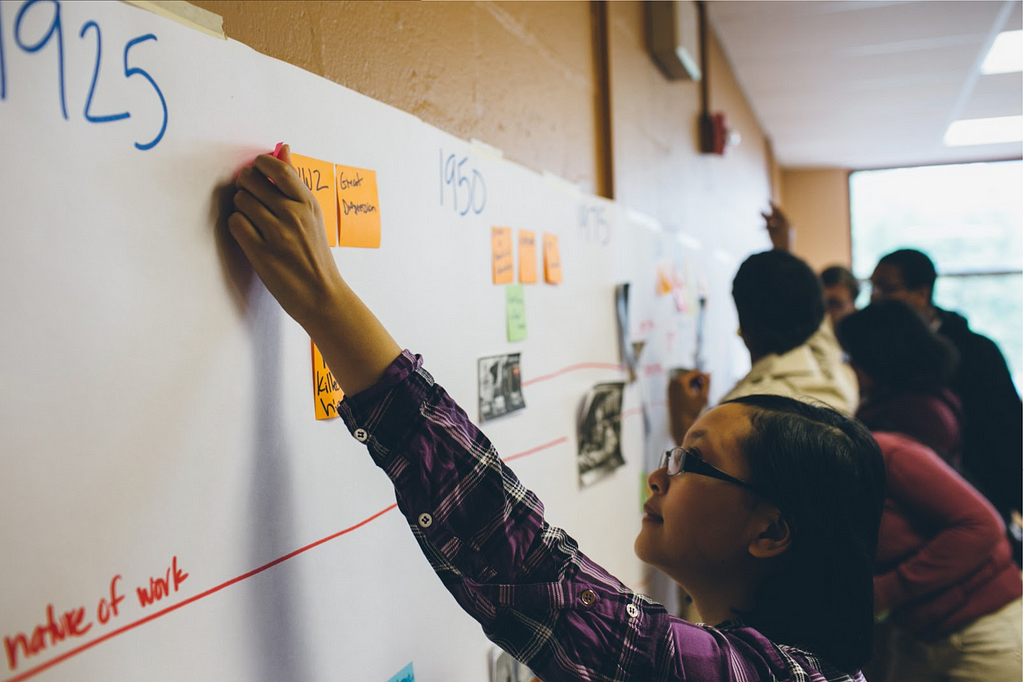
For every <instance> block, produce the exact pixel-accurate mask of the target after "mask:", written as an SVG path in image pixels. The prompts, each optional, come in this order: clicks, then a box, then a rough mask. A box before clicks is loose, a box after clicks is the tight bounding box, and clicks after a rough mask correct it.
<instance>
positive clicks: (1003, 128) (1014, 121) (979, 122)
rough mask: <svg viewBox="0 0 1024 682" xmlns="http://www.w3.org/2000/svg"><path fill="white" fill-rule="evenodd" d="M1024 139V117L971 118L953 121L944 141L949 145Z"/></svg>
mask: <svg viewBox="0 0 1024 682" xmlns="http://www.w3.org/2000/svg"><path fill="white" fill-rule="evenodd" d="M1021 139H1024V117H1021V116H1000V117H999V118H969V119H963V120H960V121H953V123H951V124H950V126H949V128H948V129H947V130H946V135H945V136H944V137H943V138H942V141H943V142H944V143H945V145H946V146H947V147H966V146H971V145H978V144H999V143H1000V142H1019V141H1021Z"/></svg>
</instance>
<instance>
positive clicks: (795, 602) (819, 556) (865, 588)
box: [729, 395, 885, 672]
mask: <svg viewBox="0 0 1024 682" xmlns="http://www.w3.org/2000/svg"><path fill="white" fill-rule="evenodd" d="M729 402H731V403H739V404H741V405H746V406H747V407H749V408H750V423H751V426H752V429H751V435H750V436H749V437H748V440H747V442H746V443H745V450H746V455H747V460H748V462H749V464H750V471H751V482H752V483H753V484H754V485H756V486H757V487H758V489H759V491H761V492H762V493H763V495H764V496H765V497H766V498H767V499H768V500H770V501H771V502H772V503H773V504H775V505H777V506H778V508H779V511H780V512H781V514H782V516H783V518H785V519H786V521H787V523H788V524H789V527H790V532H791V533H792V538H793V539H792V544H791V546H790V547H789V549H788V550H787V551H786V553H785V554H784V555H783V557H781V558H782V561H781V562H780V564H779V566H777V569H778V570H776V571H775V572H774V573H773V574H772V575H771V576H769V577H768V578H767V579H766V580H765V581H764V582H763V583H762V585H761V586H760V587H759V589H758V594H757V597H756V600H755V604H754V607H753V609H752V611H751V612H749V613H744V614H742V615H743V617H744V620H745V622H746V623H747V624H748V625H750V626H752V627H754V628H756V629H757V630H759V631H760V632H761V633H762V634H764V635H765V636H766V637H768V638H769V639H771V640H772V641H774V642H775V643H776V644H786V645H790V646H794V647H798V648H800V649H804V650H806V651H808V652H810V653H812V654H814V655H815V656H818V657H820V658H821V659H823V660H825V661H827V662H828V663H830V664H831V665H832V666H833V667H835V668H837V669H838V670H841V671H844V672H852V671H854V670H857V669H859V668H861V667H863V665H864V664H865V663H867V661H868V658H869V657H870V655H871V644H872V640H873V632H874V604H873V594H874V592H873V583H872V580H873V573H874V571H873V565H874V560H875V549H876V547H877V544H878V527H879V524H880V523H881V520H882V503H883V502H884V500H885V463H884V461H883V459H882V452H881V450H880V449H879V447H878V443H876V442H875V439H874V437H872V435H871V433H870V432H869V431H868V430H867V428H866V427H864V425H863V424H861V423H860V422H857V421H856V420H853V419H850V418H849V417H845V416H843V415H841V414H840V413H838V412H836V411H835V410H832V409H829V408H827V407H824V406H822V407H818V406H816V405H810V404H807V403H803V402H800V401H798V400H794V399H792V398H786V397H783V396H774V395H751V396H746V397H743V398H737V399H735V400H730V401H729Z"/></svg>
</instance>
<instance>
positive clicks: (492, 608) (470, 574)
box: [339, 351, 864, 682]
mask: <svg viewBox="0 0 1024 682" xmlns="http://www.w3.org/2000/svg"><path fill="white" fill-rule="evenodd" d="M422 364H423V361H422V358H420V357H419V356H414V355H412V354H411V353H410V352H409V351H405V352H403V353H402V355H401V356H399V357H398V358H397V359H396V360H395V362H394V363H392V365H391V366H390V367H389V368H388V369H387V371H386V372H385V374H384V376H383V377H382V378H381V380H380V381H379V382H378V383H377V384H375V385H374V386H372V387H371V388H369V389H367V390H365V391H363V392H362V393H360V394H358V395H356V396H352V397H346V398H345V400H344V402H343V403H342V404H341V407H340V409H339V412H340V414H341V416H342V418H343V419H344V420H345V423H346V425H347V426H348V428H349V430H350V431H351V432H352V435H353V436H355V438H356V439H357V440H359V441H360V442H363V443H365V444H366V446H367V448H368V449H369V451H370V455H371V456H372V457H373V459H374V461H375V462H376V463H377V465H378V466H379V467H380V468H381V469H383V470H384V471H385V472H386V473H387V475H388V477H390V478H391V480H392V482H393V483H394V485H395V495H396V497H397V500H398V508H399V509H401V511H402V513H403V514H405V517H406V518H407V519H408V520H409V526H410V528H411V529H412V532H413V535H414V536H415V537H416V541H417V542H419V544H420V548H421V549H422V550H423V553H424V554H425V555H426V557H427V560H428V561H429V562H430V565H431V567H433V569H434V571H435V572H436V573H437V575H438V577H440V578H441V581H442V582H443V583H444V586H445V587H446V588H447V589H448V590H449V591H450V592H451V593H452V595H453V596H454V597H455V599H456V600H457V601H458V602H459V604H460V605H461V606H462V608H463V609H465V610H466V612H467V613H468V614H469V615H471V616H472V617H473V618H475V619H476V620H477V621H478V622H479V623H480V624H481V625H482V626H483V629H484V632H485V634H486V635H487V636H488V637H489V638H490V639H491V640H492V641H494V643H495V644H497V645H498V646H500V647H501V648H503V649H505V650H506V651H508V652H509V653H511V654H512V655H513V656H515V657H516V658H517V659H519V660H520V661H522V662H524V663H526V664H527V665H529V666H530V668H531V669H533V671H534V672H535V673H536V674H537V675H538V676H539V677H540V678H541V679H543V680H544V681H545V682H561V681H564V680H588V681H594V682H596V681H602V682H603V681H608V682H612V681H615V682H627V681H630V682H640V681H643V682H660V681H662V680H665V681H668V680H672V681H678V680H700V681H701V682H710V681H712V680H730V681H735V682H743V681H753V680H766V681H767V680H779V681H784V680H793V681H797V680H799V681H805V680H806V681H815V682H839V681H840V680H858V681H860V682H863V679H864V678H863V676H862V675H860V674H857V675H856V676H855V677H850V676H849V675H846V674H843V673H840V672H838V671H836V670H834V669H833V668H832V667H831V666H829V665H827V664H825V663H824V662H823V661H820V660H818V659H816V658H815V657H814V656H813V655H811V654H809V653H807V652H804V651H801V650H799V649H795V648H792V647H787V646H782V645H777V644H774V643H772V642H771V641H769V640H768V639H766V638H765V637H764V636H763V635H761V634H760V633H759V632H757V631H756V630H754V629H752V628H749V627H744V626H742V625H740V624H728V625H722V626H719V627H717V628H715V627H710V626H706V625H696V624H693V623H690V622H688V621H685V620H682V619H681V618H677V617H675V616H673V615H670V614H669V613H668V612H667V611H666V610H665V608H664V607H663V606H661V605H660V604H657V603H655V602H653V601H652V600H651V599H650V598H649V597H646V596H644V595H642V594H637V593H635V592H633V591H632V590H630V589H629V588H628V587H626V586H625V585H623V584H622V583H621V582H619V581H618V580H616V579H615V578H614V577H612V576H611V575H609V574H608V573H607V572H606V571H605V570H604V569H603V568H601V567H600V566H598V565H596V564H595V563H594V562H592V561H591V560H590V559H589V558H587V556H586V555H585V554H583V553H582V552H580V550H579V548H578V547H577V545H576V542H575V541H574V540H573V539H572V538H571V537H569V536H568V535H567V534H566V533H565V531H563V530H561V529H559V528H553V527H551V526H549V525H548V524H547V523H546V522H545V521H544V507H543V505H542V504H541V502H540V500H539V499H537V497H536V496H535V495H534V494H533V493H531V492H530V491H529V490H527V489H526V488H524V487H523V485H522V484H521V483H520V482H519V479H517V478H516V477H515V474H513V473H512V471H511V470H510V469H509V468H508V467H506V466H505V465H504V464H503V463H502V461H501V459H500V458H499V457H498V453H497V451H496V450H495V449H494V446H493V445H491V443H490V441H489V440H488V439H487V437H486V436H484V434H483V433H481V432H480V430H479V429H477V427H476V426H474V425H473V424H472V422H470V420H469V417H468V416H467V415H466V413H465V412H464V411H463V410H462V409H461V408H460V407H459V406H458V405H457V404H456V403H455V401H454V400H452V399H451V397H450V396H449V395H448V394H447V393H446V392H445V391H444V389H443V388H441V387H440V386H438V385H436V384H435V383H434V380H433V378H432V377H431V376H430V374H428V373H427V372H426V370H424V369H423V368H422Z"/></svg>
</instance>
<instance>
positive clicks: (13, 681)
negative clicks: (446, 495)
mask: <svg viewBox="0 0 1024 682" xmlns="http://www.w3.org/2000/svg"><path fill="white" fill-rule="evenodd" d="M567 440H569V439H568V438H567V437H565V436H563V437H561V438H557V439H555V440H553V441H551V442H549V443H544V444H543V445H538V446H537V447H535V448H531V449H529V450H526V451H525V452H519V453H516V454H514V455H511V456H509V457H506V458H505V459H504V461H506V462H511V461H512V460H514V459H519V458H521V457H528V456H530V455H533V454H536V453H538V452H541V451H542V450H547V449H548V448H552V447H554V446H556V445H559V444H561V443H564V442H566V441H567ZM397 506H398V505H397V504H392V505H391V506H389V507H386V508H384V509H381V510H380V511H379V512H377V513H376V514H374V515H373V516H370V517H368V518H365V519H363V520H362V521H360V522H359V523H357V524H355V525H353V526H349V527H348V528H345V529H344V530H339V531H338V532H337V533H334V534H332V535H328V536H327V537H325V538H322V539H320V540H317V541H316V542H312V543H310V544H308V545H306V546H305V547H300V548H299V549H296V550H294V551H292V552H289V553H288V554H285V555H284V556H281V557H278V558H276V559H274V560H273V561H271V562H269V563H266V564H263V565H262V566H260V567H259V568H254V569H253V570H251V571H249V572H248V573H243V574H242V575H240V576H238V577H236V578H232V579H231V580H228V581H227V582H223V583H221V584H220V585H217V586H216V587H211V588H210V589H208V590H206V591H205V592H200V593H199V594H197V595H194V596H192V597H189V598H188V599H185V600H183V601H180V602H178V603H177V604H172V605H171V606H168V607H167V608H165V609H162V610H160V611H156V612H154V613H151V614H149V615H148V616H145V617H144V618H140V619H139V620H137V621H135V622H133V623H129V624H127V625H123V626H121V627H119V628H117V629H116V630H111V631H110V632H108V633H106V634H105V635H102V636H100V637H97V638H96V639H94V640H92V641H90V642H86V643H85V644H82V645H81V646H77V647H75V648H74V649H71V650H69V651H65V652H64V653H63V654H61V655H60V656H57V657H56V658H53V659H51V660H49V661H46V662H45V663H40V664H39V665H37V666H36V667H34V668H29V669H28V670H25V671H24V672H22V673H19V674H18V675H15V676H14V677H10V678H8V679H6V680H4V682H21V681H22V680H27V679H29V678H30V677H34V676H36V675H38V674H39V673H41V672H43V671H44V670H48V669H49V668H52V667H53V666H55V665H57V664H58V663H63V662H64V661H66V660H68V659H69V658H72V657H74V656H77V655H78V654H80V653H82V652H84V651H86V650H88V649H91V648H92V647H94V646H96V645H97V644H101V643H103V642H105V641H107V640H108V639H113V638H114V637H117V636H118V635H122V634H124V633H126V632H128V631H129V630H133V629H135V628H137V627H139V626H140V625H145V624H146V623H149V622H150V621H153V620H156V619H157V618H160V617H162V616H166V615H167V614H168V613H171V612H172V611H177V610H178V609H180V608H182V607H183V606H188V605H189V604H191V603H193V602H197V601H199V600H200V599H205V598H206V597H209V596H210V595H212V594H215V593H217V592H220V591H221V590H223V589H224V588H225V587H230V586H232V585H234V584H235V583H240V582H242V581H243V580H247V579H249V578H251V577H253V576H254V575H257V574H259V573H262V572H263V571H265V570H267V569H268V568H273V567H274V566H277V565H278V564H280V563H283V562H285V561H288V560H289V559H292V558H294V557H296V556H298V555H300V554H302V553H303V552H308V551H309V550H311V549H313V548H314V547H318V546H320V545H322V544H324V543H325V542H330V541H331V540H334V539H335V538H339V537H341V536H342V535H345V534H346V533H351V532H352V531H354V530H356V529H357V528H362V527H363V526H365V525H366V524H368V523H370V522H371V521H375V520H376V519H378V518H380V517H381V516H383V515H384V514H387V513H388V512H389V511H391V510H392V509H394V508H396V507H397Z"/></svg>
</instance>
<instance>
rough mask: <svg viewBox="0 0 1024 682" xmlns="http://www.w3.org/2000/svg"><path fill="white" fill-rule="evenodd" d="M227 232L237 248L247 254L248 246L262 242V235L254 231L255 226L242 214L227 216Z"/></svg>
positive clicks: (236, 213)
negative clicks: (236, 243) (236, 244)
mask: <svg viewBox="0 0 1024 682" xmlns="http://www.w3.org/2000/svg"><path fill="white" fill-rule="evenodd" d="M228 231H229V232H231V236H232V237H234V238H235V241H236V242H238V244H239V246H241V247H242V250H243V251H245V252H246V253H248V252H249V246H250V245H255V244H259V243H261V242H262V241H263V235H262V234H260V231H259V230H258V229H256V226H255V225H253V224H252V222H251V221H250V220H249V219H248V218H246V217H245V215H244V214H242V213H239V212H238V211H235V212H234V213H232V214H231V215H230V216H228Z"/></svg>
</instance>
